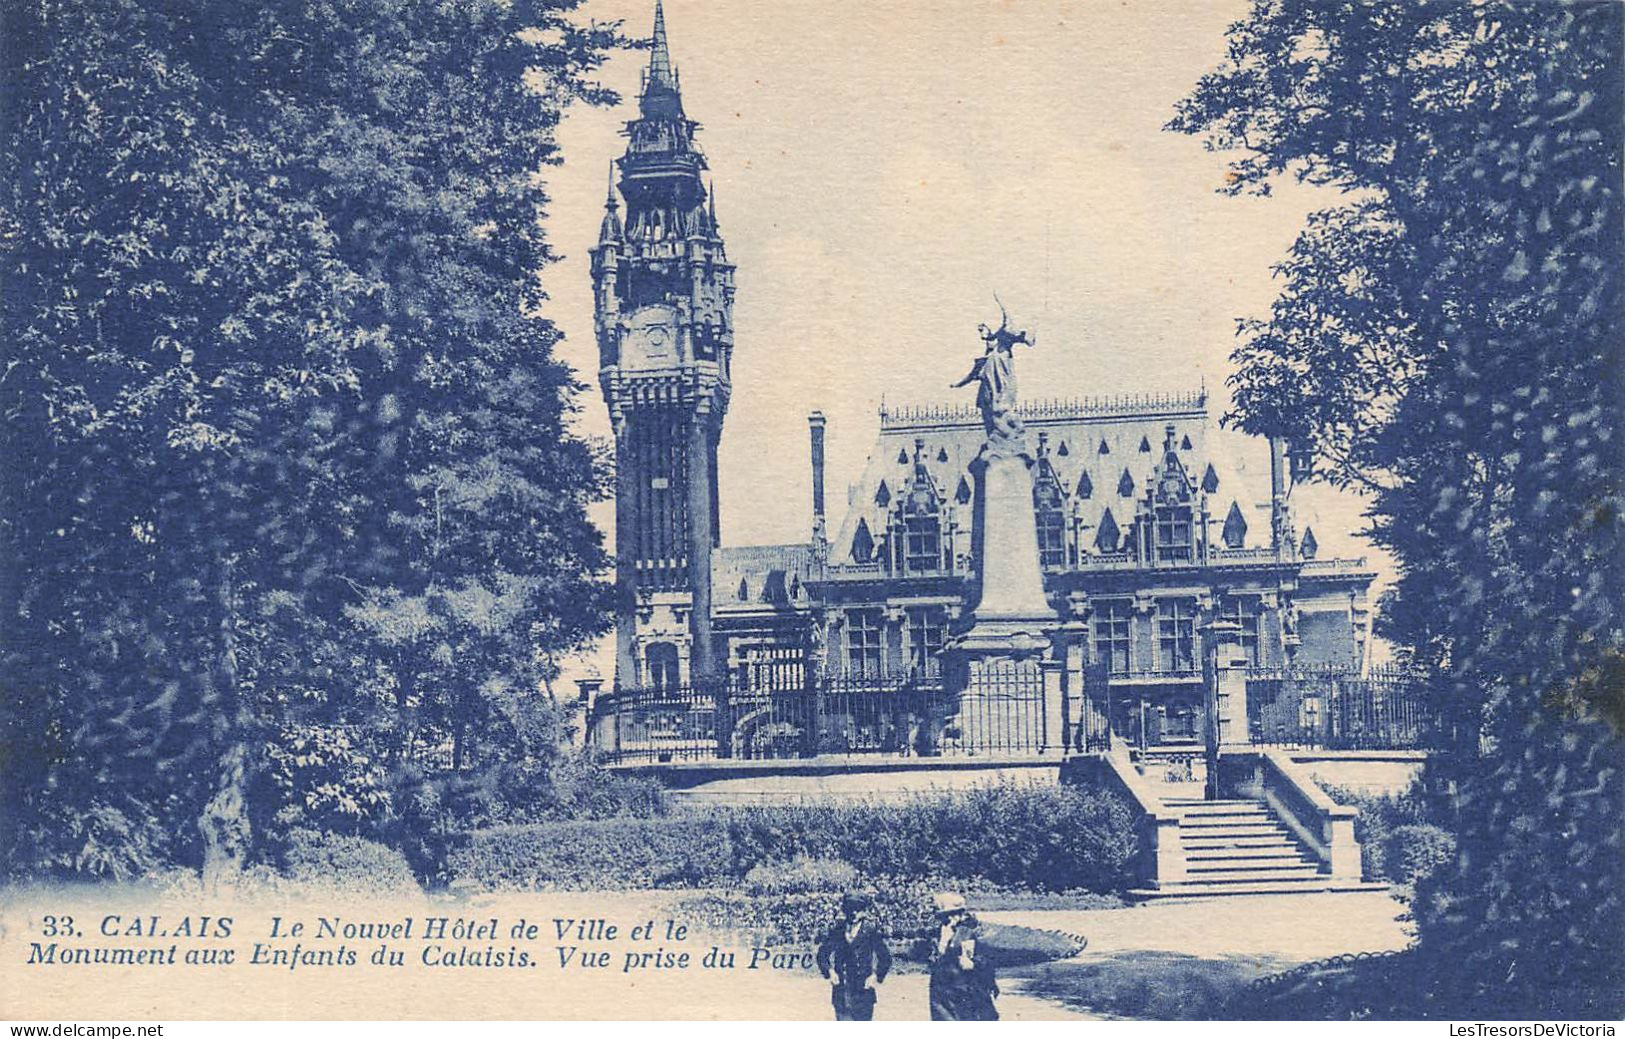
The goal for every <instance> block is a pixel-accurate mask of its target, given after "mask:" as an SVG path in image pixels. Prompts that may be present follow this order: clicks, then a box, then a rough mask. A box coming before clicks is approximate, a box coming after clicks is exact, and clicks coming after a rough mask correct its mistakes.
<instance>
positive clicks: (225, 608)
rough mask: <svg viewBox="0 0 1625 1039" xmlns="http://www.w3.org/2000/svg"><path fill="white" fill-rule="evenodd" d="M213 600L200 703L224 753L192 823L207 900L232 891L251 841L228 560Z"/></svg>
mask: <svg viewBox="0 0 1625 1039" xmlns="http://www.w3.org/2000/svg"><path fill="white" fill-rule="evenodd" d="M215 596H216V601H215V603H214V606H215V608H216V610H217V611H218V612H217V614H216V615H217V616H218V617H219V619H220V640H219V655H218V656H217V657H216V659H215V664H214V666H213V667H212V668H210V670H209V672H208V674H207V676H206V678H205V682H206V683H207V688H206V689H205V701H206V703H209V704H211V705H212V707H213V710H214V714H215V717H216V719H217V721H216V723H215V727H214V734H215V737H216V740H217V741H218V742H219V743H222V744H223V745H224V748H223V750H222V752H221V755H220V762H219V768H218V770H217V771H216V773H215V776H216V779H215V791H214V796H213V797H211V798H209V801H208V803H207V804H205V805H204V806H203V812H202V815H201V816H200V817H199V819H198V830H199V832H200V833H201V834H202V837H203V888H204V890H205V891H207V892H210V893H211V894H219V893H221V892H222V890H225V889H230V888H232V887H235V886H236V884H237V881H238V879H239V878H240V876H241V874H242V870H243V866H244V865H245V864H246V862H247V860H248V852H249V847H250V842H251V838H252V832H251V829H250V826H249V822H248V811H247V807H248V804H247V802H248V779H249V770H250V767H251V751H250V747H249V742H248V738H249V732H250V729H251V727H252V723H253V716H252V715H251V713H250V712H249V710H248V705H247V704H246V703H244V702H243V697H242V689H241V687H240V686H239V684H238V674H237V640H236V620H237V603H236V595H235V589H234V587H233V581H232V564H231V562H230V561H229V560H225V561H222V562H221V563H220V566H219V579H218V581H217V582H216V587H215Z"/></svg>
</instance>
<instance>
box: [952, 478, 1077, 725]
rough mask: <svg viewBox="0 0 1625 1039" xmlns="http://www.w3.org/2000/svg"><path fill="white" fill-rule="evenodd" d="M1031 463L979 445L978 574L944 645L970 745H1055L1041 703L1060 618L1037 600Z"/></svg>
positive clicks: (1040, 579) (1040, 578) (1040, 595)
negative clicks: (1052, 640)
mask: <svg viewBox="0 0 1625 1039" xmlns="http://www.w3.org/2000/svg"><path fill="white" fill-rule="evenodd" d="M1032 465H1033V460H1032V458H1031V457H1030V456H1028V455H1027V454H1026V453H1025V452H1021V453H1016V452H1008V453H1001V452H994V451H991V450H988V449H986V448H984V450H983V453H982V456H981V457H979V458H978V459H977V460H976V461H974V462H972V463H971V472H972V475H973V477H974V478H975V480H976V499H975V501H976V511H975V528H974V537H973V541H972V550H973V552H974V554H975V560H976V578H975V582H974V584H973V586H972V592H971V595H970V596H969V597H968V602H967V606H968V607H969V609H967V611H966V612H965V615H964V617H963V619H962V620H961V622H960V624H959V625H958V626H957V630H956V631H955V633H954V635H953V637H952V638H950V639H949V640H948V644H947V646H946V647H945V648H944V652H943V657H944V660H945V662H946V663H947V664H948V668H949V674H950V675H951V676H953V681H952V683H951V688H952V689H954V691H955V693H956V697H955V703H956V706H957V708H958V713H957V715H956V717H957V720H958V728H959V730H960V732H961V738H962V739H963V740H964V742H965V746H966V747H967V748H968V749H978V750H980V749H985V750H986V751H987V752H989V753H997V752H998V751H999V750H1001V749H1011V750H1014V749H1018V748H1019V749H1023V750H1027V751H1031V750H1032V749H1034V748H1035V747H1036V748H1039V749H1049V750H1060V749H1061V746H1060V744H1061V738H1060V732H1059V725H1058V723H1057V724H1056V725H1055V729H1056V731H1054V732H1051V731H1048V730H1049V729H1050V728H1051V724H1050V723H1051V718H1050V715H1051V714H1053V713H1054V712H1053V711H1051V710H1049V709H1048V707H1049V704H1048V700H1049V699H1050V697H1051V696H1052V695H1053V696H1055V697H1056V698H1057V702H1058V697H1059V690H1058V689H1056V690H1053V691H1052V690H1050V689H1048V688H1046V687H1047V686H1051V685H1057V683H1056V682H1054V681H1051V680H1049V678H1048V674H1047V670H1046V668H1045V657H1046V656H1047V654H1048V652H1049V649H1050V631H1051V630H1052V629H1054V628H1055V627H1056V625H1057V624H1058V623H1059V621H1058V619H1057V617H1056V615H1055V611H1054V610H1052V609H1051V608H1050V606H1049V603H1048V601H1047V600H1046V599H1045V598H1044V575H1043V572H1042V571H1041V570H1040V568H1039V565H1038V529H1037V522H1036V519H1035V518H1034V515H1033V478H1032Z"/></svg>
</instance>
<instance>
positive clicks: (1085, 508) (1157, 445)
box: [830, 393, 1270, 563]
mask: <svg viewBox="0 0 1625 1039" xmlns="http://www.w3.org/2000/svg"><path fill="white" fill-rule="evenodd" d="M1019 410H1020V413H1021V416H1022V419H1023V421H1024V422H1025V423H1026V425H1027V429H1028V435H1029V440H1030V442H1031V445H1032V447H1033V448H1034V450H1035V451H1036V449H1037V447H1038V437H1039V434H1040V433H1042V434H1044V435H1045V440H1046V447H1047V454H1046V459H1045V460H1046V461H1047V463H1048V464H1049V465H1050V466H1051V467H1053V469H1054V471H1055V475H1056V478H1057V479H1058V481H1059V484H1060V487H1061V488H1062V489H1063V491H1064V492H1065V496H1066V498H1065V507H1066V509H1067V514H1068V516H1077V517H1078V518H1079V519H1080V520H1081V522H1082V524H1083V531H1082V537H1081V539H1080V540H1081V542H1082V544H1084V545H1085V546H1086V547H1089V548H1090V551H1091V552H1093V551H1094V549H1093V546H1094V545H1095V543H1096V536H1097V532H1098V530H1099V527H1100V525H1101V521H1102V519H1103V518H1104V516H1105V513H1106V511H1107V510H1108V509H1109V510H1110V511H1111V514H1112V519H1113V522H1114V523H1115V525H1116V526H1117V527H1119V528H1120V529H1121V528H1126V527H1127V525H1128V522H1129V521H1130V520H1132V519H1133V517H1134V511H1135V504H1136V502H1137V501H1139V500H1140V499H1141V498H1142V497H1143V496H1144V494H1145V491H1146V488H1147V487H1148V486H1150V483H1151V480H1152V478H1153V473H1154V470H1155V469H1156V467H1157V465H1158V463H1160V462H1161V461H1162V457H1163V445H1164V442H1165V438H1166V437H1167V436H1168V432H1167V431H1168V428H1169V427H1172V429H1173V443H1174V447H1175V450H1176V453H1177V454H1178V457H1179V460H1180V463H1181V465H1182V466H1183V468H1184V469H1185V471H1186V472H1187V473H1188V474H1189V475H1190V478H1191V479H1193V480H1195V481H1196V482H1197V484H1198V487H1199V490H1200V491H1201V492H1202V493H1204V494H1205V495H1206V497H1207V504H1208V510H1209V514H1210V516H1211V518H1212V520H1213V523H1214V527H1213V529H1212V531H1211V534H1212V536H1213V538H1214V539H1215V540H1216V541H1217V540H1218V538H1219V534H1220V525H1221V524H1223V523H1224V521H1225V519H1226V517H1227V516H1228V515H1229V513H1230V511H1231V508H1232V506H1234V507H1235V508H1236V509H1237V510H1238V511H1239V512H1240V513H1241V515H1242V517H1243V518H1244V520H1245V534H1244V539H1243V543H1242V547H1245V548H1265V547H1268V546H1269V541H1270V473H1269V447H1268V445H1267V444H1266V443H1265V442H1264V441H1263V440H1261V439H1258V438H1255V437H1247V436H1243V435H1240V434H1237V433H1232V432H1228V431H1224V430H1220V429H1218V428H1217V424H1216V423H1215V422H1213V421H1212V420H1211V419H1210V418H1209V416H1208V412H1207V398H1206V394H1204V393H1185V394H1162V395H1142V396H1121V397H1111V398H1089V399H1083V400H1074V401H1034V402H1027V403H1024V404H1023V405H1022V406H1021V407H1020V409H1019ZM982 440H983V431H982V425H981V417H980V415H979V413H978V412H977V411H976V409H975V408H974V407H949V406H943V407H921V408H894V409H891V410H883V411H882V412H881V416H880V435H879V438H878V440H877V441H876V444H875V447H874V448H873V450H871V452H870V454H869V461H868V463H867V465H866V466H865V468H864V471H863V475H862V476H861V477H860V479H859V480H858V482H857V483H856V484H854V485H853V486H852V488H851V490H850V491H849V493H848V498H847V503H848V504H847V512H846V516H845V517H844V519H843V520H842V522H841V525H840V527H839V528H838V532H837V533H836V535H835V537H834V538H833V539H832V540H831V542H830V562H831V563H850V562H853V559H852V555H851V550H852V540H853V537H854V536H855V535H856V533H857V529H858V525H859V523H860V522H862V523H864V524H865V525H866V526H867V528H868V529H869V531H870V532H871V533H878V532H879V531H883V530H884V529H885V528H886V522H887V513H888V511H889V509H888V505H889V503H890V502H891V500H892V499H894V498H895V497H896V496H897V494H898V491H899V489H900V488H904V487H908V486H910V485H911V484H912V483H913V481H914V475H915V467H916V462H915V460H914V459H915V454H916V451H915V442H916V441H920V442H922V449H921V450H920V451H919V452H918V455H919V459H920V461H919V463H918V464H919V465H922V466H924V467H925V468H926V470H927V471H928V473H929V475H930V477H931V480H932V482H933V483H934V484H935V486H936V487H938V488H941V489H942V491H943V493H944V495H945V496H946V500H945V502H944V508H945V509H946V510H951V512H952V515H953V519H954V521H955V524H956V526H957V527H958V529H959V530H961V531H969V529H970V526H971V520H972V509H971V506H970V504H969V503H968V502H961V501H959V500H958V499H959V498H962V497H963V495H962V494H956V493H955V489H956V488H959V487H960V484H961V481H964V484H965V485H966V486H970V485H972V484H973V481H972V478H971V475H970V463H971V461H972V460H973V459H975V457H976V455H977V452H978V451H980V450H981V446H982ZM1124 491H1127V494H1125V493H1124ZM882 502H885V503H887V504H882ZM1233 529H1234V528H1233ZM964 544H966V545H968V544H969V541H968V539H966V540H965V541H964Z"/></svg>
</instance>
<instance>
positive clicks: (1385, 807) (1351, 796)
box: [1325, 784, 1435, 883]
mask: <svg viewBox="0 0 1625 1039" xmlns="http://www.w3.org/2000/svg"><path fill="white" fill-rule="evenodd" d="M1325 790H1326V793H1327V795H1328V796H1329V797H1331V799H1332V800H1334V801H1336V802H1338V803H1339V804H1345V805H1352V806H1354V807H1355V808H1358V809H1359V810H1360V814H1359V815H1358V816H1357V817H1356V818H1355V820H1354V839H1355V840H1357V841H1359V842H1360V868H1361V872H1362V873H1364V874H1365V877H1366V879H1367V880H1387V881H1391V882H1393V883H1404V882H1406V879H1407V878H1406V877H1405V876H1404V874H1403V872H1401V871H1399V870H1398V869H1397V868H1396V867H1395V866H1394V865H1393V864H1392V863H1391V861H1390V859H1389V855H1388V853H1389V849H1390V847H1391V846H1392V837H1393V833H1394V831H1395V830H1397V829H1399V828H1400V827H1404V826H1416V825H1422V824H1432V823H1433V822H1434V821H1435V820H1434V819H1433V812H1432V810H1431V808H1430V806H1429V804H1428V801H1427V799H1426V797H1425V796H1424V795H1423V794H1422V791H1421V788H1420V786H1419V785H1417V784H1412V786H1411V788H1410V789H1409V790H1406V791H1405V792H1404V793H1401V794H1387V795H1384V794H1369V793H1366V792H1364V791H1360V790H1354V789H1351V788H1348V787H1340V786H1335V785H1331V784H1326V785H1325Z"/></svg>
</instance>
